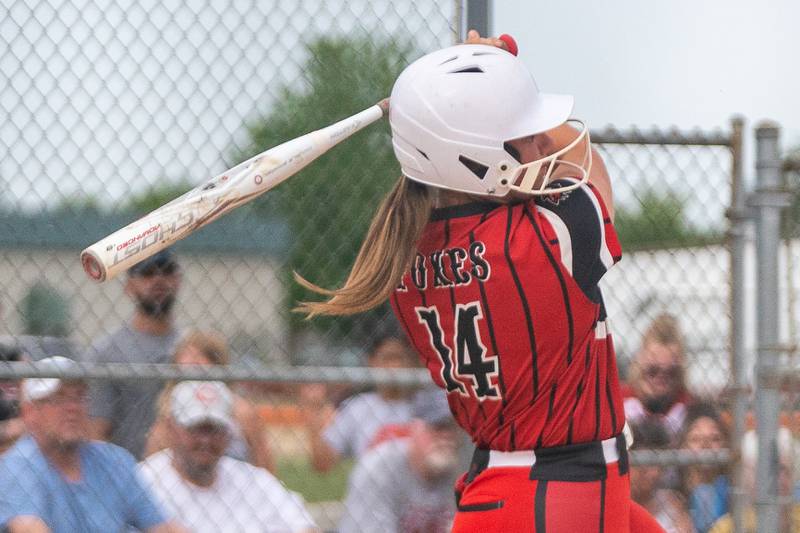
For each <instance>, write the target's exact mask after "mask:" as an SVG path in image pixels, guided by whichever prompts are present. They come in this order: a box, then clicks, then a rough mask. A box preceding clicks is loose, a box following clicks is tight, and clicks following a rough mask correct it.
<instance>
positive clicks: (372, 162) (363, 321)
mask: <svg viewBox="0 0 800 533" xmlns="http://www.w3.org/2000/svg"><path fill="white" fill-rule="evenodd" d="M308 53H309V59H308V61H307V63H306V64H305V65H304V66H303V67H302V69H301V71H302V73H303V74H302V82H303V83H302V87H299V88H298V87H296V86H295V85H296V84H295V85H293V86H291V87H288V86H287V87H284V88H283V89H282V90H281V93H280V97H279V98H278V101H277V102H276V103H275V105H274V107H273V109H272V112H271V113H270V114H269V115H268V116H267V117H264V118H262V119H260V120H258V121H257V122H256V123H254V124H251V126H250V127H249V133H250V139H251V142H250V146H249V147H248V150H247V151H245V152H241V153H239V154H237V157H236V159H237V160H243V159H245V158H246V157H249V156H252V155H253V154H255V153H258V152H260V151H263V150H265V149H266V148H268V147H271V146H275V145H277V144H280V143H282V142H285V141H287V140H289V139H293V138H295V137H297V136H299V135H302V134H304V133H307V132H309V131H312V130H315V129H318V128H320V127H322V126H325V125H328V124H331V123H333V122H335V121H337V120H341V119H342V118H344V117H347V116H349V115H352V114H354V113H356V112H358V111H361V110H362V109H365V108H366V107H368V106H369V105H372V104H374V103H375V102H378V101H379V100H381V99H382V98H385V97H386V96H388V95H389V92H390V91H391V87H392V84H393V83H394V80H395V79H396V78H397V76H398V75H399V74H400V72H401V71H402V69H403V68H404V67H405V65H407V64H408V60H409V59H410V58H411V55H412V53H413V52H412V48H411V47H410V46H408V45H404V44H397V43H393V42H384V43H376V42H375V40H374V39H373V38H371V37H358V36H357V37H350V38H321V39H319V40H316V41H314V42H312V43H310V44H309V45H308ZM399 172H400V170H399V167H398V166H397V163H396V161H395V159H394V156H393V152H392V148H391V142H390V138H389V131H388V124H387V123H386V122H381V123H378V124H374V125H372V126H370V127H368V128H366V129H365V130H363V131H361V132H359V133H358V134H356V135H355V136H354V137H352V138H350V139H348V140H346V141H345V142H343V143H342V144H340V145H339V146H337V147H335V148H334V149H333V150H331V151H330V152H329V153H327V154H326V155H324V156H322V157H321V158H320V159H319V160H317V161H315V162H314V163H313V164H312V165H310V166H309V167H307V168H306V169H305V170H303V171H302V172H301V173H299V174H298V175H296V176H294V177H292V179H291V180H289V181H287V182H286V183H284V184H282V185H281V186H280V187H278V188H276V189H275V190H274V191H271V192H270V193H268V194H266V195H265V196H263V197H262V198H260V199H259V200H257V201H256V202H254V204H253V206H252V209H254V210H255V211H256V212H257V213H261V214H272V215H274V214H275V213H280V214H282V215H283V216H284V217H285V218H286V219H287V220H288V221H289V225H290V228H291V230H292V239H293V242H292V244H291V250H290V260H289V263H288V265H287V267H288V268H287V272H286V283H287V287H288V288H289V290H288V294H289V295H288V302H287V307H292V306H294V305H295V304H296V302H298V301H300V300H303V299H308V298H314V297H316V295H313V294H310V293H308V292H307V291H305V290H304V289H302V288H300V287H299V286H298V285H297V284H296V283H295V282H294V281H293V280H291V271H292V270H295V271H297V272H298V273H300V274H301V275H302V276H304V277H306V278H307V279H309V280H310V281H313V282H314V283H317V284H319V285H321V286H323V287H329V288H331V287H336V286H339V285H340V284H341V283H342V282H343V280H344V277H345V275H346V273H347V272H348V270H349V267H350V266H351V264H352V262H353V260H354V258H355V256H356V254H357V252H358V248H359V245H360V243H361V239H362V238H363V236H364V234H365V233H366V230H367V227H368V225H369V221H370V219H371V217H372V213H373V212H374V210H375V209H376V208H377V205H378V202H379V200H380V198H381V197H382V196H383V195H384V194H385V192H386V191H388V190H389V188H390V187H391V185H392V183H393V182H394V181H395V180H396V178H397V176H399ZM385 315H386V309H380V310H377V311H376V312H373V313H368V314H366V315H362V316H359V317H354V318H352V319H347V318H337V319H319V320H314V321H313V322H312V323H311V324H312V325H313V326H314V327H318V328H320V329H321V330H323V331H329V332H330V333H331V334H333V335H334V336H337V337H340V336H343V335H347V334H349V333H351V332H353V328H354V326H356V325H357V324H358V325H360V326H361V327H362V328H366V329H367V330H370V329H372V328H374V327H375V325H376V321H380V320H383V319H384V316H385ZM291 323H292V325H293V326H294V327H299V326H301V324H302V320H301V317H299V316H297V315H295V314H292V319H291ZM354 333H361V331H360V329H359V331H356V332H354Z"/></svg>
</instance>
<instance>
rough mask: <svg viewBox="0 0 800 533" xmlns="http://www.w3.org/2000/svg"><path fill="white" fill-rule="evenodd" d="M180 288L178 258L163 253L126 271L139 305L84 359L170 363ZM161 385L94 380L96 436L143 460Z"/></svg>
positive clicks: (130, 292) (127, 285)
mask: <svg viewBox="0 0 800 533" xmlns="http://www.w3.org/2000/svg"><path fill="white" fill-rule="evenodd" d="M180 284H181V273H180V268H179V265H178V261H177V259H176V258H175V255H174V254H173V253H172V252H171V251H170V250H169V249H166V250H163V251H161V252H159V253H157V254H156V255H154V256H152V257H150V258H148V259H145V260H144V261H142V262H141V263H137V264H136V265H134V266H133V267H131V268H130V269H129V270H128V278H127V280H126V281H125V294H127V295H128V296H129V297H130V298H131V299H132V300H133V302H134V304H135V305H136V310H135V312H134V314H133V317H132V318H131V320H130V321H129V322H128V323H126V324H124V325H123V326H122V327H120V328H119V329H118V330H117V331H115V332H114V333H112V334H111V335H109V336H108V337H105V338H102V339H100V340H99V341H97V342H95V343H94V344H93V345H92V346H91V348H90V349H89V351H88V353H87V355H86V360H87V361H90V362H95V361H96V362H103V363H168V362H170V361H171V358H172V352H173V349H174V347H175V344H176V342H177V340H178V333H177V331H176V330H175V327H174V323H173V313H172V310H173V307H174V304H175V298H176V296H177V293H178V289H179V288H180ZM161 386H162V383H161V382H159V381H154V380H140V379H126V380H114V381H111V380H103V381H95V382H94V383H93V384H92V390H91V409H90V414H91V416H92V417H93V424H92V426H93V428H92V433H93V435H92V436H93V437H94V438H96V439H100V440H108V441H111V442H113V443H114V444H117V445H119V446H122V447H123V448H126V449H127V450H128V451H129V452H131V453H132V454H133V455H134V456H135V457H136V458H137V459H141V455H142V451H143V449H144V443H145V439H146V436H147V432H148V431H149V429H150V427H151V426H152V424H153V421H154V420H155V413H156V405H155V404H156V400H157V398H158V395H159V392H160V391H161Z"/></svg>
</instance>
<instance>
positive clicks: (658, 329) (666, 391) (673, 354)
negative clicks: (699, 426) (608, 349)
mask: <svg viewBox="0 0 800 533" xmlns="http://www.w3.org/2000/svg"><path fill="white" fill-rule="evenodd" d="M685 373H686V356H685V353H684V346H683V337H682V336H681V333H680V330H679V328H678V322H677V320H676V319H675V317H673V316H672V315H669V314H662V315H659V316H657V317H656V318H655V319H654V320H653V322H652V323H651V324H650V327H649V328H648V329H647V331H646V332H645V334H644V335H643V337H642V343H641V346H640V348H639V351H638V352H637V353H636V355H635V356H634V358H633V361H632V362H631V365H630V370H629V375H628V385H627V387H625V388H624V390H623V394H624V396H625V400H624V402H625V417H626V418H627V419H628V421H629V422H631V423H637V422H640V421H642V420H645V419H647V420H655V421H657V422H658V423H660V424H661V425H663V426H664V428H665V429H666V430H667V434H668V435H669V437H670V442H671V443H672V444H675V445H677V444H678V441H679V439H680V435H681V432H682V431H683V427H684V419H685V418H686V407H687V405H688V404H689V403H690V396H689V393H688V391H687V390H686V379H685Z"/></svg>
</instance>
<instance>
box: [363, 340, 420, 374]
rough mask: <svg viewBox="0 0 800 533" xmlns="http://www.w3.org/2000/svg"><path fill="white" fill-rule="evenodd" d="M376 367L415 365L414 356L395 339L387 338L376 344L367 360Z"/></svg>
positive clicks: (407, 366)
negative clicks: (376, 346)
mask: <svg viewBox="0 0 800 533" xmlns="http://www.w3.org/2000/svg"><path fill="white" fill-rule="evenodd" d="M368 364H369V366H371V367H376V368H409V367H414V366H416V356H415V354H414V353H412V351H411V350H410V349H409V348H408V346H406V345H405V344H403V343H402V342H400V341H398V340H396V339H389V340H387V341H385V342H383V343H382V344H380V345H379V346H378V348H377V349H376V350H375V352H373V353H372V355H371V357H370V358H369V361H368Z"/></svg>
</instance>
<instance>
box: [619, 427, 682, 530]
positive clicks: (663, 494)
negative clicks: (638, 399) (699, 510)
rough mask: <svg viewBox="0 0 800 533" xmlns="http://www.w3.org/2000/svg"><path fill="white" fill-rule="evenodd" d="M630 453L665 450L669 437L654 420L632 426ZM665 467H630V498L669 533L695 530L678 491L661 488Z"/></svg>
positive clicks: (667, 446)
mask: <svg viewBox="0 0 800 533" xmlns="http://www.w3.org/2000/svg"><path fill="white" fill-rule="evenodd" d="M631 430H632V431H633V445H632V446H631V450H665V449H668V448H669V444H670V438H669V435H668V434H667V431H666V430H665V429H664V427H663V426H662V425H661V424H659V423H658V422H657V421H655V420H643V421H641V422H639V423H637V424H631ZM661 476H662V468H661V467H659V466H634V465H631V478H630V480H631V481H630V482H631V498H632V499H633V500H634V501H635V502H636V503H638V504H639V505H641V506H642V507H644V508H645V509H646V510H647V511H648V512H650V514H652V515H653V517H655V519H656V520H657V521H658V523H659V524H660V525H661V527H663V528H664V530H666V531H667V533H693V532H694V531H695V529H694V525H693V524H692V519H691V517H690V516H689V512H688V510H687V508H686V504H685V502H684V501H683V499H682V498H681V496H680V494H678V493H677V492H675V491H673V490H670V489H666V488H663V487H662V486H661Z"/></svg>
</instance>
